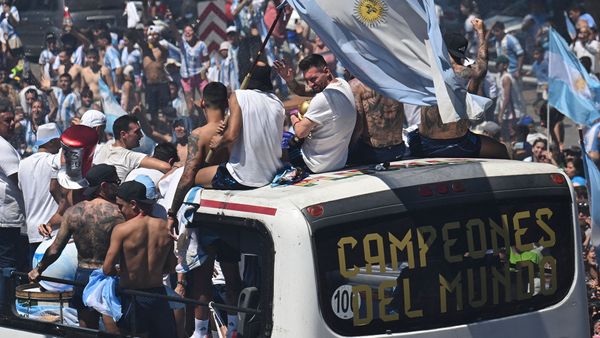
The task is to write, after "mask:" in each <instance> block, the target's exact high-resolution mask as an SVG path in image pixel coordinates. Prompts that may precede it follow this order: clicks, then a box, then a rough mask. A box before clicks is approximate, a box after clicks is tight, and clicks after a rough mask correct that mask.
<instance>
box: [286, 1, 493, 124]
mask: <svg viewBox="0 0 600 338" xmlns="http://www.w3.org/2000/svg"><path fill="white" fill-rule="evenodd" d="M289 2H290V4H291V5H292V6H293V7H294V8H295V9H296V10H297V11H298V13H299V14H300V16H301V17H302V19H303V20H305V21H306V22H307V23H308V24H309V26H310V27H311V29H313V30H314V31H315V32H316V33H317V35H319V37H320V38H321V40H323V42H325V44H326V45H327V46H328V47H329V49H331V50H332V51H333V53H334V54H335V55H336V57H337V58H338V59H340V60H341V62H342V64H343V65H344V67H346V68H347V69H348V70H349V71H350V73H352V74H353V75H354V76H356V77H357V78H358V79H360V80H361V81H362V82H363V83H365V84H366V85H367V86H369V87H371V88H373V89H374V90H376V91H379V92H381V93H383V94H385V95H386V96H388V97H391V98H394V99H396V100H398V101H401V102H405V103H410V104H413V105H418V106H430V105H436V104H437V105H438V106H439V108H440V109H439V111H440V116H441V118H442V121H443V122H444V123H447V122H454V121H457V120H459V119H460V118H466V117H467V115H468V116H469V117H471V118H473V117H474V116H475V115H477V114H479V113H480V112H481V111H480V110H481V109H479V110H477V109H475V108H474V107H471V106H469V107H465V102H466V101H469V100H466V99H465V95H466V93H465V91H464V89H463V88H461V87H460V85H459V84H457V81H456V80H455V75H454V72H453V70H452V67H451V64H450V60H449V56H448V52H447V49H446V46H445V45H444V41H443V39H442V34H441V31H440V27H439V23H438V18H437V16H436V14H435V7H434V3H433V0H345V1H333V0H289ZM471 101H472V100H471ZM469 102H470V101H469Z"/></svg>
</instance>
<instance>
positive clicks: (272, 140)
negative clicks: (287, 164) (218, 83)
mask: <svg viewBox="0 0 600 338" xmlns="http://www.w3.org/2000/svg"><path fill="white" fill-rule="evenodd" d="M272 89H273V85H272V83H271V68H270V67H269V66H267V65H265V64H261V63H260V62H259V65H258V67H256V68H255V70H254V72H253V73H252V77H251V79H250V81H249V83H248V89H245V90H236V91H235V93H233V94H231V96H230V97H229V114H230V117H229V124H228V125H227V126H226V129H225V131H224V132H223V134H222V135H221V134H217V135H214V136H213V137H212V139H211V141H210V148H211V149H213V150H219V149H221V148H224V147H228V148H229V151H230V154H229V161H228V162H227V163H221V164H220V165H215V166H211V167H206V168H203V169H202V170H200V171H198V173H197V174H196V179H195V182H196V184H199V185H201V186H203V187H205V188H209V187H212V188H214V189H222V190H246V189H252V188H258V187H262V186H265V185H267V184H269V183H271V180H272V179H273V177H274V176H275V173H276V172H277V170H278V169H279V168H281V167H282V163H281V135H282V134H283V123H284V119H285V110H284V108H283V103H282V102H281V101H280V100H279V98H277V96H276V95H275V94H273V93H272V92H270V91H271V90H272ZM221 129H222V128H219V132H221ZM350 132H352V130H350Z"/></svg>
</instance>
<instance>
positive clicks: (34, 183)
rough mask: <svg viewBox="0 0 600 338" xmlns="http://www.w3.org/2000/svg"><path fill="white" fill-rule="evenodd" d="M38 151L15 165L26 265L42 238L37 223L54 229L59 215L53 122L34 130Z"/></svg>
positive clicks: (57, 143) (57, 133)
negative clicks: (22, 212) (24, 228)
mask: <svg viewBox="0 0 600 338" xmlns="http://www.w3.org/2000/svg"><path fill="white" fill-rule="evenodd" d="M35 146H36V147H38V150H37V152H36V153H34V154H33V155H31V156H29V157H27V158H25V159H23V160H22V161H21V162H20V163H19V177H21V180H20V181H19V187H20V188H21V191H23V200H24V202H25V215H26V222H27V237H28V238H29V260H28V261H29V262H31V259H32V258H33V254H34V253H35V250H36V249H37V247H38V245H40V243H41V242H42V240H43V239H44V238H43V237H42V235H40V233H39V232H38V226H40V225H41V224H46V223H48V224H50V225H51V226H54V227H56V228H58V226H59V224H60V222H61V221H62V216H60V214H59V213H58V205H59V203H60V201H61V199H62V193H61V190H60V186H59V184H58V181H57V179H56V177H57V175H58V170H59V169H60V156H59V155H57V154H58V150H59V149H60V130H59V129H58V125H56V123H47V124H43V125H41V126H39V127H38V129H37V141H36V142H35Z"/></svg>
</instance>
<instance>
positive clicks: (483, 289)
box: [467, 266, 487, 308]
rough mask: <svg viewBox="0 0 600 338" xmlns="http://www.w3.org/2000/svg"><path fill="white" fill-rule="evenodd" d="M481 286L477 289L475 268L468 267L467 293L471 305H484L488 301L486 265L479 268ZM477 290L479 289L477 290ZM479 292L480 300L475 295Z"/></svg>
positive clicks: (474, 306) (475, 306)
mask: <svg viewBox="0 0 600 338" xmlns="http://www.w3.org/2000/svg"><path fill="white" fill-rule="evenodd" d="M478 279H479V285H478V286H479V288H478V289H475V282H476V280H475V276H474V274H473V269H467V293H468V295H469V305H470V306H471V307H473V308H478V307H482V306H484V305H485V303H487V274H486V269H485V266H482V267H480V268H479V278H478ZM476 290H479V292H477V291H476ZM477 294H479V300H476V299H475V297H476V296H477Z"/></svg>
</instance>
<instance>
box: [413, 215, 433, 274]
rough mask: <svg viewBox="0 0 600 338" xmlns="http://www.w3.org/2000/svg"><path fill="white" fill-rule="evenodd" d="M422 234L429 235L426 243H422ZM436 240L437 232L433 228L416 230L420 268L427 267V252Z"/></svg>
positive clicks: (423, 227) (427, 226)
mask: <svg viewBox="0 0 600 338" xmlns="http://www.w3.org/2000/svg"><path fill="white" fill-rule="evenodd" d="M423 234H429V237H427V241H424V239H423ZM436 239H437V232H436V231H435V228H434V227H432V226H429V225H426V226H422V227H419V228H417V240H418V243H419V266H420V267H422V268H426V267H427V252H429V248H430V247H431V245H432V244H433V242H435V240H436Z"/></svg>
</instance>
